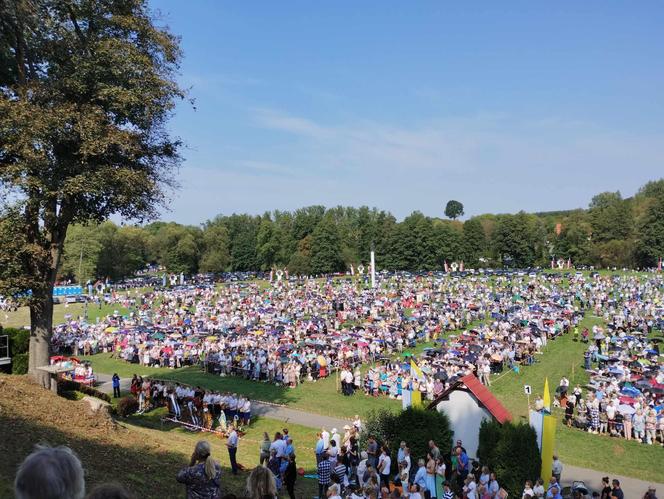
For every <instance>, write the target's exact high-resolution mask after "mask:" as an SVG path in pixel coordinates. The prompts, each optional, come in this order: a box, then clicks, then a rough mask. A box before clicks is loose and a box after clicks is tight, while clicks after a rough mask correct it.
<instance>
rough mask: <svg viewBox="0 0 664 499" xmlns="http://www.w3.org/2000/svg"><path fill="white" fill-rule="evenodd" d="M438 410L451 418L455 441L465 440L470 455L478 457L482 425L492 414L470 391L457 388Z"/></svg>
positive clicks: (440, 404) (440, 403) (439, 405)
mask: <svg viewBox="0 0 664 499" xmlns="http://www.w3.org/2000/svg"><path fill="white" fill-rule="evenodd" d="M436 409H437V410H438V412H444V413H445V414H447V417H448V418H450V425H451V427H452V431H454V441H453V442H452V443H453V444H454V442H456V441H457V440H461V441H463V446H464V447H465V449H466V452H467V453H468V457H471V458H475V457H477V447H478V445H479V442H480V440H479V436H480V425H481V424H482V421H484V420H485V419H491V418H492V416H491V414H490V413H489V411H487V410H486V409H484V408H483V407H481V406H479V405H478V404H477V400H476V399H475V397H473V396H472V395H471V394H470V393H468V392H464V391H461V390H455V391H453V392H452V393H450V398H449V400H443V401H442V402H439V403H438V405H437V406H436Z"/></svg>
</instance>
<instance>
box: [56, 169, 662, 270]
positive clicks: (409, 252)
mask: <svg viewBox="0 0 664 499" xmlns="http://www.w3.org/2000/svg"><path fill="white" fill-rule="evenodd" d="M372 245H373V247H374V248H375V250H376V266H377V267H378V268H379V269H389V270H430V269H440V268H442V267H443V265H444V262H445V261H447V262H452V261H464V263H465V265H466V267H478V266H482V267H488V266H494V267H502V266H512V267H529V266H534V265H540V266H548V265H549V264H550V260H551V259H552V258H554V257H555V258H556V259H558V258H562V259H564V260H567V259H568V258H569V259H571V260H572V262H574V263H575V264H578V265H594V266H596V267H613V266H616V267H632V268H636V267H652V266H654V265H656V264H657V260H658V258H659V257H660V256H662V255H664V179H663V180H658V181H653V182H649V183H648V184H646V185H645V186H643V187H642V188H641V189H640V190H639V192H638V193H637V194H636V195H635V196H634V197H632V198H628V199H623V198H622V196H621V195H620V193H619V192H605V193H601V194H598V195H597V196H595V197H594V198H593V199H592V201H591V202H590V205H589V207H588V209H578V210H572V211H565V212H555V213H537V214H529V213H525V212H519V213H517V214H509V215H481V216H476V217H472V218H470V219H469V220H466V221H465V222H461V221H457V220H444V219H439V218H432V217H427V216H425V215H423V214H422V213H420V212H414V213H412V214H410V215H409V216H407V217H406V218H405V219H404V220H402V221H400V222H398V221H397V220H396V218H395V217H394V216H393V215H392V214H390V213H389V212H386V211H380V210H377V209H375V208H373V209H372V208H368V207H366V206H363V207H360V208H352V207H336V208H331V209H326V208H324V207H323V206H309V207H306V208H301V209H298V210H295V211H293V212H288V211H274V212H270V213H265V214H263V215H258V216H251V215H246V214H242V215H237V214H233V215H229V216H218V217H216V218H214V219H213V220H209V221H207V222H206V223H204V224H202V225H201V226H200V227H197V226H187V225H180V224H177V223H166V222H155V223H152V224H149V225H145V226H118V225H116V224H114V223H112V222H105V223H103V224H100V225H74V226H72V227H71V228H70V230H69V232H68V235H67V239H66V241H65V249H64V256H63V263H62V268H61V276H62V277H71V278H74V279H77V280H79V281H86V280H87V279H91V278H95V277H110V278H111V279H120V278H122V277H125V276H128V275H131V274H132V273H134V272H135V271H136V270H139V269H142V268H144V267H145V266H146V264H148V263H156V264H160V265H162V266H164V267H165V268H166V269H168V270H169V271H171V272H177V273H179V272H184V273H187V274H189V273H195V272H222V271H246V270H269V269H271V268H284V267H287V268H288V269H289V270H290V272H291V273H293V274H323V273H331V272H339V271H344V270H346V269H348V268H349V266H350V265H351V264H352V265H355V266H357V265H358V264H360V263H365V264H366V263H367V260H368V255H369V252H370V250H371V247H372Z"/></svg>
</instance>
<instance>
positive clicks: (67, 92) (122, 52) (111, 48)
mask: <svg viewBox="0 0 664 499" xmlns="http://www.w3.org/2000/svg"><path fill="white" fill-rule="evenodd" d="M179 59H180V50H179V45H178V40H177V39H176V37H174V36H173V35H172V34H171V33H170V32H169V31H168V30H166V29H165V28H162V27H157V26H156V25H155V23H154V21H153V18H152V17H151V14H150V11H149V9H148V6H147V1H146V0H108V1H104V2H99V1H96V0H71V1H68V2H62V1H59V0H35V1H31V2H27V1H23V0H7V1H4V2H1V3H0V68H2V69H1V70H0V187H2V188H3V189H4V190H5V191H6V193H8V194H10V195H9V196H5V200H12V201H16V210H17V211H16V213H17V214H18V215H17V216H18V220H19V223H20V224H19V226H20V227H21V229H22V230H23V231H24V239H25V242H26V247H28V248H29V251H28V252H25V253H23V255H22V256H23V257H22V258H18V259H16V260H15V263H14V264H13V265H16V266H19V267H20V269H18V270H19V273H21V274H22V275H24V276H27V277H28V278H29V279H30V281H31V282H30V283H29V287H30V289H31V290H32V299H31V302H30V307H31V310H30V312H31V323H32V335H31V346H30V348H31V355H30V371H31V373H33V374H34V373H35V369H36V367H37V366H39V365H45V364H48V356H49V339H50V334H51V325H52V324H51V323H52V318H51V315H52V303H51V291H52V287H53V284H54V282H55V279H56V276H57V272H58V269H59V267H60V263H61V257H62V254H63V249H64V242H65V237H66V234H67V231H68V228H69V226H70V225H71V224H72V223H86V222H89V221H98V222H101V221H103V220H105V219H107V218H108V217H109V216H110V215H112V214H118V215H120V216H123V217H125V218H144V217H148V216H152V215H154V214H155V213H156V207H157V206H158V205H159V203H160V202H161V201H162V200H163V199H164V197H165V189H166V188H167V187H168V186H169V185H171V178H172V176H171V172H172V169H173V167H174V166H176V165H177V163H178V159H179V158H178V154H177V151H178V148H179V145H180V143H179V141H178V140H177V139H174V138H172V137H171V136H170V135H169V133H168V132H167V130H166V126H165V125H166V122H167V120H168V118H169V117H170V114H171V112H172V110H173V108H174V106H175V102H176V100H177V99H179V98H181V97H183V92H182V91H181V90H180V88H179V87H178V85H177V83H176V82H175V72H176V71H177V68H178V62H179ZM5 202H6V201H5ZM0 251H5V250H4V248H3V249H0ZM8 284H9V286H7V285H8ZM0 285H2V287H3V288H5V290H6V288H7V287H9V288H11V282H8V281H7V280H5V279H3V280H2V281H1V282H0ZM42 379H43V381H44V382H45V383H46V382H47V381H46V378H42Z"/></svg>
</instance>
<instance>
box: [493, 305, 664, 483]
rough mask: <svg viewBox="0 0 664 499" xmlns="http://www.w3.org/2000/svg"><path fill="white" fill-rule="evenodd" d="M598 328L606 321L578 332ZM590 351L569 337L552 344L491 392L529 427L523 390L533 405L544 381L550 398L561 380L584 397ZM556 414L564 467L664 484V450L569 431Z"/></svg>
mask: <svg viewBox="0 0 664 499" xmlns="http://www.w3.org/2000/svg"><path fill="white" fill-rule="evenodd" d="M594 324H602V320H601V319H599V318H597V317H592V316H586V317H585V318H584V319H583V321H582V322H581V324H580V329H583V327H588V328H589V329H591V328H592V326H593V325H594ZM586 346H587V345H585V344H584V343H582V342H575V341H573V339H572V335H571V334H568V335H566V336H563V337H561V338H558V339H557V340H555V341H549V343H548V345H547V347H546V350H545V353H544V354H543V355H541V356H539V358H538V360H539V362H537V363H536V364H534V365H532V366H530V367H527V368H523V369H521V372H520V373H519V374H516V373H515V372H514V371H509V372H508V373H507V374H504V375H499V376H497V377H496V379H494V380H493V382H492V385H491V391H492V392H493V393H494V394H495V395H496V397H498V399H500V401H501V402H502V403H503V404H504V405H505V407H507V408H508V409H509V410H510V412H511V413H512V415H513V417H514V421H526V420H527V417H528V401H527V397H526V395H525V393H524V388H523V387H524V385H530V386H531V387H532V390H533V395H532V396H531V399H532V400H531V402H532V401H533V400H534V396H535V395H537V394H540V395H541V394H542V393H543V392H544V379H545V378H548V380H549V389H550V392H551V396H553V392H554V390H555V389H556V386H557V385H558V382H559V381H560V379H561V378H562V377H563V376H567V378H568V379H569V381H570V386H572V387H573V386H575V385H576V384H579V385H581V387H582V388H583V390H584V394H585V393H586V390H585V387H584V385H585V384H586V383H587V382H588V374H587V373H586V372H585V370H584V369H583V352H584V351H585V349H586ZM553 414H554V415H555V416H556V417H557V419H558V427H557V431H556V452H558V455H559V457H560V459H561V460H562V461H563V463H568V464H572V465H574V466H580V467H585V468H591V469H596V470H601V471H604V472H606V473H607V474H611V473H618V474H622V475H627V476H632V477H635V478H640V479H642V480H655V481H661V480H662V476H663V473H664V472H663V471H662V469H663V466H664V456H663V455H662V449H661V447H659V446H650V445H642V444H638V443H636V442H634V441H630V442H628V441H626V440H623V439H616V438H610V437H605V436H600V435H593V434H590V433H586V432H583V431H581V430H578V429H574V428H567V427H566V426H565V425H563V424H562V423H561V421H562V418H563V411H562V410H560V409H554V411H553Z"/></svg>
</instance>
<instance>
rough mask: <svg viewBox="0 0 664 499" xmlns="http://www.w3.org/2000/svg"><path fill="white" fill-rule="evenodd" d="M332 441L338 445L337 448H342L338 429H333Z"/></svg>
mask: <svg viewBox="0 0 664 499" xmlns="http://www.w3.org/2000/svg"><path fill="white" fill-rule="evenodd" d="M330 440H334V441H335V442H336V444H337V447H339V448H341V436H340V435H339V431H338V430H337V429H336V428H332V436H331V437H330Z"/></svg>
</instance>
